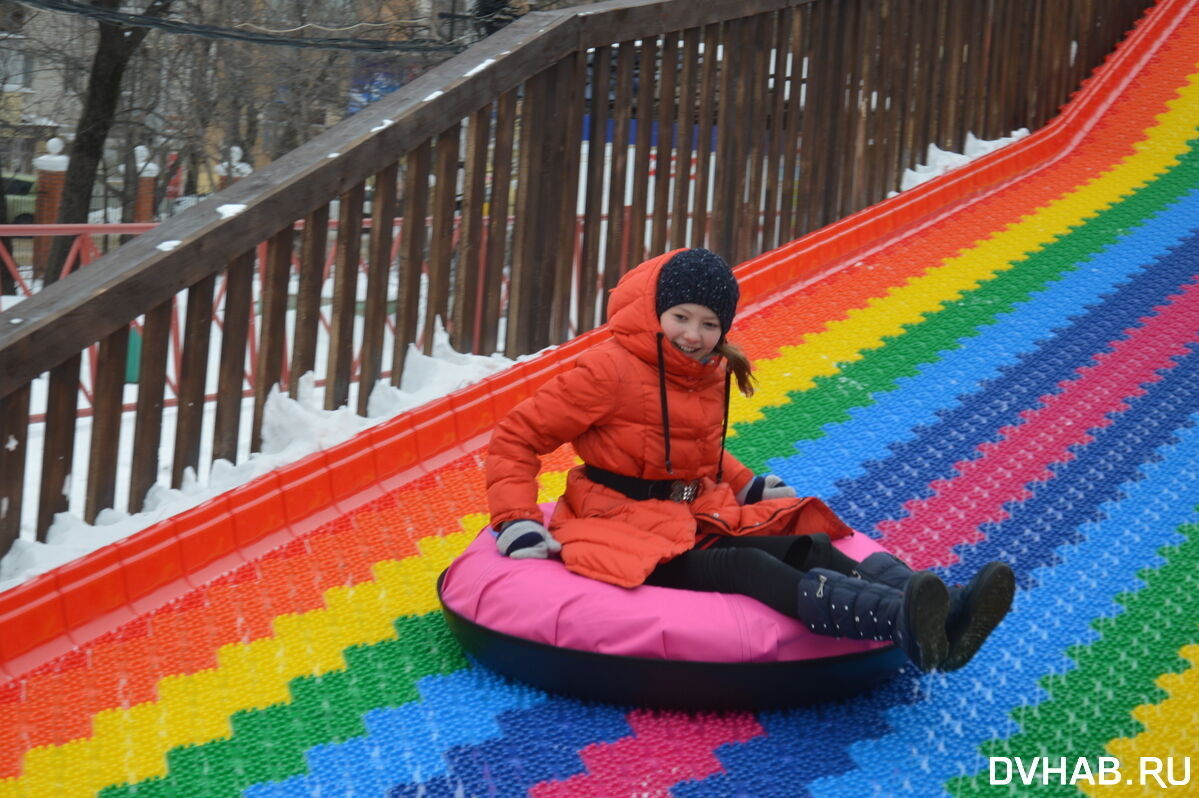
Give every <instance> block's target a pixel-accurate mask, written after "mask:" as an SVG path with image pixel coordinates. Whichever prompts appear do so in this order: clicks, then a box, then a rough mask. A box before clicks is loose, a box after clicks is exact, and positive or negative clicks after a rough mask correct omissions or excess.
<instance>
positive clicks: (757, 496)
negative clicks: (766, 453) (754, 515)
mask: <svg viewBox="0 0 1199 798" xmlns="http://www.w3.org/2000/svg"><path fill="white" fill-rule="evenodd" d="M795 496H796V493H795V488H793V487H791V486H790V485H788V484H787V483H786V482H783V480H782V478H780V477H777V476H775V475H774V474H767V475H766V476H764V477H754V478H753V479H752V480H750V482H749V484H748V485H746V486H745V487H744V488H742V489H741V492H740V493H738V494H737V501H739V502H741V503H742V504H755V503H757V502H760V501H764V500H767V499H794V498H795Z"/></svg>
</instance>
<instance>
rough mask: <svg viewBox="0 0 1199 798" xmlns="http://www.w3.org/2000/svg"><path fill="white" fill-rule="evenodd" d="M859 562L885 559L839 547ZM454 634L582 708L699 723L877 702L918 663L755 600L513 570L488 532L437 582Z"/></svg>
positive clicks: (848, 543)
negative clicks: (727, 713)
mask: <svg viewBox="0 0 1199 798" xmlns="http://www.w3.org/2000/svg"><path fill="white" fill-rule="evenodd" d="M836 545H837V546H838V548H840V549H841V550H842V551H844V552H845V553H846V554H848V555H849V556H850V557H853V558H854V559H857V560H860V559H862V558H864V557H866V556H867V555H869V554H870V553H871V552H874V551H880V550H881V547H880V546H879V545H878V544H877V543H875V542H874V541H873V540H871V539H870V538H868V537H866V536H865V535H862V534H857V535H853V536H851V537H849V538H843V539H842V540H839V541H836ZM437 589H438V596H439V598H440V600H441V606H442V611H443V614H444V615H445V618H446V622H447V624H448V625H449V628H450V630H451V632H452V633H453V634H454V636H455V637H456V638H457V639H458V641H459V642H460V643H461V645H462V647H463V648H464V649H465V650H466V652H467V653H468V654H470V655H471V656H473V657H474V658H475V659H476V660H478V661H479V662H480V663H481V664H483V665H485V666H486V667H488V668H491V669H492V670H494V671H497V672H498V673H501V674H503V675H505V676H508V677H510V678H513V679H516V680H517V681H521V682H525V683H527V684H531V685H533V686H535V687H539V688H541V689H543V690H547V691H549V692H553V693H560V694H563V695H569V696H573V697H576V698H583V699H590V700H597V701H603V702H607V703H614V704H624V705H636V706H648V707H661V708H673V709H686V710H695V711H699V710H745V709H763V708H769V707H781V706H789V705H796V704H807V703H813V702H819V701H828V700H830V699H834V698H843V697H847V696H851V695H854V694H856V693H860V692H862V691H864V690H867V689H869V688H871V687H873V686H875V685H877V684H879V683H881V682H883V681H885V680H887V679H888V678H890V677H891V676H893V675H894V674H895V672H896V671H897V670H898V669H899V668H900V667H902V666H903V665H904V664H905V663H906V662H907V657H906V656H905V655H904V654H903V652H902V651H900V650H899V649H897V648H896V647H895V646H894V645H892V644H890V643H878V642H875V641H860V640H847V639H843V638H832V637H825V636H821V635H815V634H812V633H811V632H810V631H808V629H807V628H806V627H805V626H804V625H803V624H802V623H800V622H799V621H798V620H796V619H794V618H789V617H787V616H785V615H782V614H780V613H778V612H776V611H775V610H772V609H770V608H769V607H767V606H766V605H764V604H762V603H760V602H758V601H755V600H754V599H751V598H749V597H747V596H739V595H730V594H724V593H702V592H696V591H686V590H672V589H669V588H661V587H654V586H648V585H643V586H641V587H638V588H634V589H632V590H628V589H625V588H621V587H616V586H614V585H609V584H606V583H603V582H599V581H596V580H594V579H588V578H586V577H583V576H579V575H577V574H573V573H571V572H570V571H567V570H566V568H565V567H564V566H563V565H562V563H561V562H560V561H558V560H512V559H509V558H507V557H504V556H503V555H501V554H500V553H499V552H498V551H497V550H496V547H495V542H494V536H493V534H492V532H491V530H490V529H485V530H484V531H483V532H482V533H480V535H479V536H478V537H477V538H476V539H475V540H474V542H472V543H471V545H470V546H468V547H467V549H466V551H464V552H463V553H462V555H460V556H459V557H458V558H457V559H456V560H455V561H454V562H453V563H451V565H450V567H449V568H447V569H446V571H445V572H443V573H442V574H441V576H440V578H439V579H438V583H437Z"/></svg>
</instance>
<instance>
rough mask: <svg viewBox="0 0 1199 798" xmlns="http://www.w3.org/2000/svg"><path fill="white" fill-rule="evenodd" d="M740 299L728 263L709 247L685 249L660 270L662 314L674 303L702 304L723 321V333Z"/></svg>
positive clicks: (659, 295) (659, 292)
mask: <svg viewBox="0 0 1199 798" xmlns="http://www.w3.org/2000/svg"><path fill="white" fill-rule="evenodd" d="M740 298H741V289H740V288H739V287H738V286H737V278H735V277H733V270H732V269H731V268H730V267H729V264H728V263H727V262H726V261H725V259H724V258H722V257H720V256H719V255H717V254H716V253H715V252H712V251H710V250H707V249H698V248H697V249H684V250H683V251H681V252H679V253H678V254H677V255H675V256H674V257H673V258H671V259H670V260H669V261H667V263H666V265H665V266H663V267H662V271H661V272H659V273H658V296H657V312H658V315H659V316H661V315H662V314H663V313H665V312H666V311H668V310H670V309H671V308H673V307H674V306H675V305H685V304H688V303H694V304H696V305H703V306H704V307H706V308H708V309H709V310H711V311H712V312H713V313H715V314H716V318H717V319H719V320H720V332H721V335H724V334H725V333H727V332H728V331H729V327H731V326H732V325H733V316H734V315H736V313H737V300H738V299H740Z"/></svg>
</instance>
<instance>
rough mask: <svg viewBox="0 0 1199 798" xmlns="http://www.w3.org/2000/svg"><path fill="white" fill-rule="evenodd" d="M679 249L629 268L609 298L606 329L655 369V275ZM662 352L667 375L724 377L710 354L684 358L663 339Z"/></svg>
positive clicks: (658, 326) (717, 360)
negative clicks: (702, 357)
mask: <svg viewBox="0 0 1199 798" xmlns="http://www.w3.org/2000/svg"><path fill="white" fill-rule="evenodd" d="M681 251H682V249H675V250H672V251H670V252H667V253H665V254H664V255H659V256H657V257H656V258H652V259H650V260H647V261H646V262H644V263H642V264H641V265H639V266H637V267H636V268H634V269H631V270H630V271H628V272H627V273H625V275H624V276H623V277H621V278H620V282H618V283H617V284H616V287H615V288H613V289H612V293H611V295H610V296H609V297H608V329H609V330H610V331H611V332H612V335H613V336H614V337H615V338H616V340H617V341H618V342H620V345H621V346H623V347H624V348H625V349H627V350H628V351H629V352H632V353H633V354H634V355H636V356H637V357H638V358H640V359H641V360H644V361H645V362H646V363H649V364H650V365H652V366H654V367H655V368H657V366H658V333H660V332H662V324H661V323H660V322H659V321H658V312H657V296H658V275H659V274H661V272H662V267H663V266H665V265H666V263H667V262H668V261H669V260H670V259H671V258H672V257H674V255H675V254H676V253H678V252H681ZM662 350H663V355H664V357H665V362H666V372H667V375H668V377H670V378H673V379H680V378H681V379H683V380H687V381H690V380H702V379H705V378H708V379H724V368H723V366H722V364H723V362H724V361H723V358H720V357H711V358H709V359H708V361H707V362H706V363H700V362H699V361H697V360H694V359H692V358H690V357H687V356H686V355H684V354H683V353H682V352H680V351H679V350H677V349H675V347H674V345H673V344H671V343H670V342H669V341H663V344H662Z"/></svg>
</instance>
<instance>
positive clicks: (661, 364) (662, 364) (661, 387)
mask: <svg viewBox="0 0 1199 798" xmlns="http://www.w3.org/2000/svg"><path fill="white" fill-rule="evenodd" d="M665 337H666V334H665V333H658V392H659V396H660V401H661V403H662V434H663V435H665V436H666V473H667V474H673V473H674V467H673V466H672V465H671V464H670V413H668V412H667V409H666V354H665V353H664V352H663V351H662V339H663V338H665ZM721 459H723V458H721Z"/></svg>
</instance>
